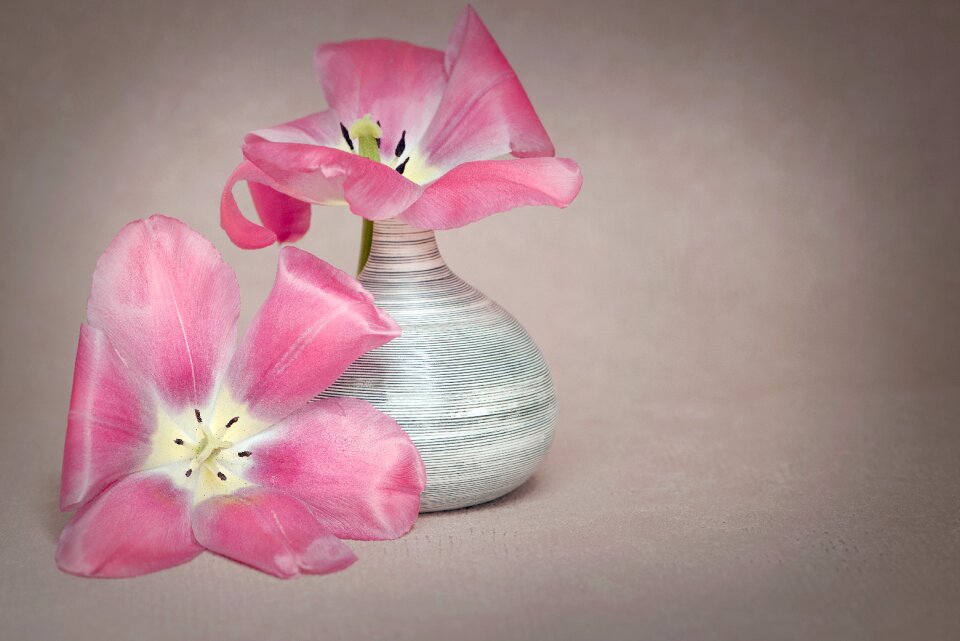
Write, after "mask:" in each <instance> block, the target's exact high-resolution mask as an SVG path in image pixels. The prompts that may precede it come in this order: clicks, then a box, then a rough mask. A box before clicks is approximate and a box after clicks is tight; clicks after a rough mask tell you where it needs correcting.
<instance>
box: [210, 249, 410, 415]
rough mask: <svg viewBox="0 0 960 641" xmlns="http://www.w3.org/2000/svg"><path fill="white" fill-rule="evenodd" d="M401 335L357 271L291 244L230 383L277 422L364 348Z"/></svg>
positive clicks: (251, 406)
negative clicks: (352, 272)
mask: <svg viewBox="0 0 960 641" xmlns="http://www.w3.org/2000/svg"><path fill="white" fill-rule="evenodd" d="M399 335H400V328H399V327H398V326H397V324H396V323H395V322H394V321H393V319H391V318H390V317H389V316H388V315H387V314H386V313H384V312H382V311H380V310H379V309H377V308H376V307H375V306H374V304H373V298H372V297H371V296H370V294H369V293H367V292H366V290H364V289H363V287H362V286H361V285H360V283H359V282H358V281H357V280H356V279H355V278H353V277H351V276H349V275H347V274H345V273H344V272H342V271H340V270H339V269H337V268H335V267H333V266H332V265H330V264H328V263H326V262H324V261H322V260H320V259H319V258H317V257H316V256H313V255H312V254H309V253H307V252H305V251H302V250H299V249H297V248H295V247H289V246H288V247H284V248H283V249H281V250H280V259H279V264H278V267H277V278H276V281H275V282H274V285H273V290H272V291H271V292H270V295H269V296H268V297H267V299H266V300H265V301H264V303H263V306H262V307H261V308H260V310H259V311H258V312H257V314H256V316H255V317H254V319H253V321H252V322H251V324H250V328H249V329H248V330H247V333H246V335H245V336H244V337H243V339H242V341H241V342H240V345H239V347H238V349H237V352H236V355H235V357H234V359H233V362H232V363H231V365H230V369H229V372H228V375H227V384H228V387H229V389H230V391H231V393H232V394H233V396H234V398H236V400H237V401H238V402H242V403H245V404H246V406H247V409H248V411H249V412H250V413H251V414H252V415H253V416H255V417H256V418H258V419H260V420H262V421H265V422H268V423H269V422H272V421H277V420H279V419H281V418H283V417H285V416H287V415H288V414H290V413H291V412H293V411H294V410H297V409H299V408H300V407H302V406H303V405H304V404H305V403H306V402H307V401H309V400H310V399H311V398H313V397H314V396H315V395H316V394H318V393H320V392H322V391H323V390H324V389H325V388H326V387H327V386H328V385H330V383H332V382H333V381H335V380H336V379H337V378H338V377H339V376H340V374H342V373H343V371H344V370H345V369H346V368H347V366H348V365H350V363H352V362H353V361H354V360H356V359H357V358H358V357H359V356H360V355H361V354H364V353H365V352H368V351H370V350H371V349H373V348H375V347H379V346H380V345H383V344H384V343H386V342H387V341H389V340H391V339H393V338H395V337H397V336H399Z"/></svg>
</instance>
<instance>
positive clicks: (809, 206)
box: [0, 0, 960, 641]
mask: <svg viewBox="0 0 960 641" xmlns="http://www.w3.org/2000/svg"><path fill="white" fill-rule="evenodd" d="M460 8H461V5H460V4H459V3H441V2H432V3H431V2H426V1H425V0H407V1H405V2H392V3H386V2H383V3H375V2H358V1H355V0H352V1H351V2H342V3H333V2H322V1H319V0H314V1H311V2H306V1H304V2H295V1H284V2H270V3H267V2H262V3H258V2H248V1H245V2H221V3H207V2H178V3H164V2H117V3H102V4H93V3H86V2H62V3H50V2H23V1H19V2H7V3H5V6H4V7H3V10H2V18H0V70H2V81H3V82H2V91H3V100H2V107H0V109H2V111H0V145H2V167H0V204H2V225H3V228H2V237H0V256H2V258H0V260H2V269H0V287H2V292H0V300H2V302H3V316H2V331H3V336H2V340H0V357H2V368H3V378H2V388H0V393H2V403H3V406H2V410H3V414H2V416H3V424H2V428H0V429H2V432H0V457H2V461H0V488H2V496H3V499H2V500H3V506H2V511H0V515H2V516H0V519H2V521H0V537H2V540H0V608H2V618H0V638H3V639H4V640H10V641H15V640H20V639H42V640H52V639H61V638H70V639H97V640H98V641H104V640H107V639H142V640H152V639H177V640H181V641H186V640H190V639H198V638H205V639H216V640H217V641H228V640H231V639H252V638H256V639H285V640H290V641H295V640H298V639H316V638H323V639H338V638H344V639H347V638H349V639H358V638H383V639H393V640H396V639H450V638H455V639H458V640H460V641H466V640H469V639H491V638H495V639H526V638H544V639H587V638H601V639H628V638H633V639H640V638H649V639H748V638H763V639H895V638H901V639H903V638H924V639H948V638H958V636H960V616H958V614H957V613H958V604H960V546H958V544H960V424H958V423H960V421H958V419H960V338H958V335H960V333H958V329H960V251H958V242H960V5H958V4H957V3H956V2H952V3H949V2H944V3H925V4H924V3H912V4H910V5H909V8H908V3H896V2H893V3H877V2H862V3H860V2H846V3H836V2H813V3H809V2H807V3H794V2H779V3H777V2H703V3H690V2H665V1H664V2H659V3H635V2H621V3H617V2H612V1H600V0H589V1H587V2H574V1H573V0H567V1H565V2H548V1H547V0H543V1H539V2H509V1H507V0H503V1H490V2H485V1H481V2H478V6H477V8H478V11H479V12H480V14H481V15H482V17H483V18H484V19H485V21H486V22H487V24H488V25H489V27H490V29H491V30H492V31H493V33H494V34H495V36H496V37H497V38H498V40H499V41H500V43H501V45H502V47H503V49H504V51H505V52H506V54H507V55H508V57H509V58H510V59H511V60H512V62H513V63H514V65H515V67H516V69H517V71H518V73H519V74H520V76H521V78H522V79H523V81H524V83H525V85H526V87H527V89H528V91H529V93H530V95H531V97H532V99H533V102H534V104H535V105H536V106H537V108H538V110H539V112H540V114H541V116H542V118H543V120H544V122H545V124H546V126H547V128H548V130H549V131H550V133H551V135H552V136H553V139H554V141H555V143H556V146H557V149H558V150H559V151H560V153H561V154H562V155H568V156H571V157H573V158H576V159H577V160H578V161H579V162H580V164H581V165H582V167H583V173H584V176H585V183H584V189H583V192H582V194H581V196H580V198H579V199H578V200H577V201H576V202H575V203H574V205H573V206H571V207H570V208H569V209H567V210H566V211H562V212H561V211H556V210H549V209H526V210H519V211H515V212H512V213H509V214H503V215H499V216H496V217H494V218H492V219H488V220H486V221H483V222H481V223H478V224H476V225H473V226H471V227H468V228H466V229H461V230H457V231H452V232H446V233H443V234H441V237H440V240H441V246H442V248H443V250H444V253H445V255H446V256H447V259H448V261H449V263H450V264H451V266H452V267H453V268H454V269H455V270H457V271H458V272H459V273H460V274H461V275H462V276H464V277H465V278H466V279H467V280H469V281H471V282H472V283H474V284H475V285H477V286H478V287H480V288H481V289H483V290H484V291H485V292H487V293H488V294H489V295H491V296H492V297H493V298H495V299H497V300H498V301H500V302H501V303H502V304H503V305H504V306H505V307H506V308H507V309H510V310H511V311H512V312H513V313H514V314H515V315H516V316H517V317H518V318H519V319H520V320H521V321H522V322H523V323H524V324H525V325H526V326H527V328H528V329H529V330H530V332H531V333H532V334H533V335H534V336H535V337H536V338H537V340H538V342H539V343H540V345H541V347H542V349H543V351H544V353H545V354H546V356H547V359H548V361H549V362H550V364H551V367H552V369H553V372H554V376H555V379H556V384H557V387H558V390H559V394H560V399H561V404H562V420H561V423H560V425H559V432H558V435H557V439H556V442H555V445H554V448H553V450H552V451H551V454H550V457H549V459H548V461H547V463H546V464H545V465H544V467H543V468H542V470H541V471H540V472H539V473H538V474H537V476H536V477H535V478H534V480H533V481H532V482H530V483H529V484H527V485H526V486H525V487H523V488H522V489H521V490H519V491H517V492H516V493H514V494H513V495H511V496H509V497H507V498H505V499H503V500H500V501H498V502H495V503H493V504H489V505H486V506H483V507H479V508H475V509H470V510H465V511H459V512H455V513H447V514H437V515H430V516H425V517H423V518H422V519H421V520H420V521H419V522H418V523H417V526H416V529H415V531H414V532H412V533H411V534H410V535H409V536H407V537H406V538H404V539H402V540H400V541H396V542H384V543H364V544H356V545H355V546H354V547H355V549H356V550H357V551H358V553H359V555H360V557H361V560H360V562H359V563H358V564H357V565H356V566H354V567H353V568H352V569H350V570H348V571H346V572H344V573H341V574H339V575H336V576H330V577H320V578H307V579H300V580H296V581H291V582H280V581H277V580H274V579H271V578H269V577H267V576H264V575H261V574H258V573H256V572H254V571H251V570H248V569H245V568H243V567H241V566H238V565H235V564H233V563H230V562H228V561H226V560H224V559H221V558H217V557H214V556H212V555H206V556H203V557H202V558H200V559H198V560H196V561H194V562H192V563H190V564H188V565H186V566H182V567H180V568H176V569H174V570H171V571H167V572H163V573H160V574H156V575H153V576H149V577H145V578H142V579H137V580H129V581H90V580H82V579H77V578H73V577H69V576H66V575H63V574H60V573H59V572H58V571H57V569H56V568H55V566H54V565H53V551H54V546H55V541H56V538H57V536H58V533H59V530H60V528H61V527H62V525H63V523H64V522H65V520H66V518H67V517H66V516H65V515H60V514H59V513H58V512H57V508H56V502H57V487H58V478H59V465H60V456H61V452H60V448H61V446H62V438H63V431H64V427H65V416H66V410H67V404H68V398H69V392H70V381H71V376H72V370H73V358H74V350H75V345H76V338H77V332H78V326H79V324H80V322H81V321H82V320H83V318H84V305H85V301H86V297H87V293H88V289H89V284H90V280H89V279H90V274H91V272H92V270H93V266H94V262H95V260H96V258H97V256H98V255H99V254H100V252H101V251H102V250H103V248H104V247H105V246H106V244H107V243H108V241H109V240H110V239H111V238H112V237H113V235H114V234H115V233H116V231H117V230H118V229H119V228H120V226H121V225H122V224H123V223H125V222H126V221H128V220H130V219H132V218H135V217H140V216H143V215H146V214H150V213H153V212H157V211H160V212H164V213H167V214H171V215H174V216H178V217H181V218H183V219H184V220H186V221H187V222H189V224H191V225H193V226H194V227H195V228H197V229H199V230H201V231H202V232H203V233H204V234H206V235H207V236H208V237H209V238H211V239H212V240H213V241H214V243H215V244H216V245H217V246H218V247H219V248H220V250H221V251H222V252H223V253H224V255H225V257H226V259H227V260H228V261H229V262H230V263H231V264H232V265H233V266H234V267H235V268H236V269H237V271H238V274H239V278H240V282H241V286H242V290H243V296H244V305H245V307H244V314H243V321H244V322H245V321H246V320H247V319H248V318H249V317H250V315H251V314H252V312H253V310H255V309H256V307H257V305H259V303H260V301H261V300H262V299H263V296H264V295H265V293H266V292H267V290H268V287H269V285H270V281H271V280H272V278H273V274H274V269H275V261H276V249H275V248H274V249H270V250H264V251H260V252H243V251H241V250H238V249H236V248H234V247H232V246H231V245H230V244H229V242H228V240H227V238H226V237H225V235H224V234H223V233H222V232H221V231H220V229H219V227H218V221H217V215H218V197H219V192H220V188H221V186H222V184H223V181H224V179H225V178H226V176H227V174H228V173H229V171H230V170H231V169H232V168H233V166H234V164H235V163H236V162H237V161H238V159H239V158H240V152H239V143H240V140H241V136H242V135H243V133H244V132H246V131H247V130H250V129H253V128H256V127H259V126H264V125H270V124H275V123H278V122H282V121H285V120H288V119H290V118H292V117H295V116H298V115H301V114H305V113H308V112H310V111H314V110H317V109H319V108H321V107H322V106H323V103H322V97H321V95H320V92H319V89H318V87H317V86H316V84H315V82H314V80H313V75H312V69H311V51H312V48H313V46H314V44H315V43H317V42H319V41H323V40H337V39H346V38H353V37H362V36H376V35H390V36H392V37H395V38H399V39H406V40H412V41H415V42H418V43H421V44H425V45H433V46H437V47H442V46H444V44H445V42H446V34H447V32H448V30H449V28H450V26H451V25H452V23H453V22H454V20H455V18H456V16H457V14H458V13H459V11H460ZM358 230H359V221H358V219H356V218H354V217H353V216H351V215H349V214H348V213H347V212H346V211H345V210H317V211H316V213H315V218H314V229H313V231H312V233H311V234H310V235H309V236H308V237H307V238H306V239H305V240H304V241H303V243H302V246H303V247H304V248H306V249H309V250H311V251H313V252H315V253H317V254H319V255H321V256H323V257H325V258H327V259H328V260H330V261H331V262H333V263H335V264H337V265H339V266H341V267H344V268H346V269H350V268H351V267H352V266H353V263H354V260H355V251H356V244H357V236H358Z"/></svg>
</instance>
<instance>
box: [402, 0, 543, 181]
mask: <svg viewBox="0 0 960 641" xmlns="http://www.w3.org/2000/svg"><path fill="white" fill-rule="evenodd" d="M444 64H445V67H446V71H447V74H448V80H447V86H446V88H445V90H444V94H443V99H442V100H441V101H440V106H439V107H438V108H437V112H436V114H435V115H434V117H433V121H432V122H431V123H430V127H429V129H428V130H427V132H426V134H425V135H424V139H423V142H422V144H421V145H420V149H421V150H423V151H424V152H425V153H426V154H427V155H428V156H429V158H430V163H431V164H433V165H436V166H439V167H443V168H450V167H453V166H454V165H457V164H460V163H463V162H468V161H471V160H480V159H484V158H495V157H497V156H502V155H503V154H506V153H511V154H513V155H514V156H518V157H531V156H552V155H553V143H552V142H550V137H549V136H548V135H547V132H546V130H545V129H544V128H543V123H541V122H540V118H539V117H538V116H537V113H536V112H535V111H534V109H533V105H532V104H531V103H530V99H529V98H528V97H527V93H526V91H524V89H523V85H521V84H520V80H519V79H518V78H517V74H516V72H514V70H513V68H512V67H511V66H510V63H509V62H507V59H506V57H505V56H504V55H503V53H502V52H501V51H500V47H498V46H497V43H496V41H495V40H494V39H493V36H491V35H490V32H489V31H488V30H487V27H486V26H485V25H484V24H483V22H482V21H481V20H480V16H478V15H477V13H476V12H475V11H474V10H473V7H469V6H468V7H467V8H466V9H465V10H464V11H463V13H462V14H461V15H460V20H459V21H458V22H457V25H456V26H455V27H454V29H453V32H452V33H451V34H450V41H449V44H448V46H447V52H446V57H445V61H444Z"/></svg>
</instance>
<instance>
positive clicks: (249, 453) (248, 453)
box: [237, 451, 253, 457]
mask: <svg viewBox="0 0 960 641" xmlns="http://www.w3.org/2000/svg"><path fill="white" fill-rule="evenodd" d="M251 454H253V452H247V451H243V452H237V456H244V457H246V456H250V455H251Z"/></svg>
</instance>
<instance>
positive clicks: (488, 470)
mask: <svg viewBox="0 0 960 641" xmlns="http://www.w3.org/2000/svg"><path fill="white" fill-rule="evenodd" d="M360 282H362V283H363V285H364V287H366V288H367V290H369V291H370V293H372V294H373V296H374V298H375V300H376V303H377V305H378V306H379V307H380V308H381V309H383V310H385V311H386V312H387V313H389V314H390V315H391V316H393V318H394V319H395V320H396V321H397V323H399V324H400V326H401V327H402V329H403V335H402V336H400V337H399V338H397V339H394V340H393V341H391V342H389V343H387V344H386V345H384V346H382V347H380V348H378V349H375V350H373V351H372V352H369V353H367V354H365V355H364V356H362V357H361V358H360V359H359V360H358V361H357V362H355V363H354V364H353V365H351V366H350V368H349V369H347V371H346V372H344V374H343V376H341V377H340V379H339V380H337V381H336V382H335V383H334V384H333V385H332V386H331V387H330V388H328V389H327V390H326V391H325V392H324V393H323V395H322V396H354V397H357V398H362V399H366V400H368V401H370V402H371V403H372V404H373V405H374V406H376V407H377V408H378V409H380V410H381V411H383V412H386V413H387V414H389V415H390V416H393V417H394V418H395V419H396V420H397V422H398V423H400V425H401V426H402V427H403V429H404V430H406V432H407V433H408V434H409V435H410V437H411V438H412V439H413V442H414V443H415V444H416V445H417V448H418V449H419V450H420V454H421V456H422V457H423V461H424V464H425V465H426V468H427V487H426V490H425V491H424V494H423V498H422V501H421V511H422V512H434V511H439V510H451V509H455V508H460V507H466V506H469V505H476V504H478V503H483V502H485V501H490V500H493V499H495V498H497V497H500V496H503V495H504V494H506V493H507V492H509V491H511V490H513V489H514V488H516V487H518V486H519V485H521V484H522V483H523V482H524V481H526V480H527V479H528V478H530V476H531V475H532V474H533V472H534V470H535V469H536V468H537V466H538V465H539V464H540V462H541V461H542V460H543V458H544V456H545V455H546V453H547V449H548V448H549V447H550V443H551V441H552V440H553V432H554V425H555V422H556V417H557V400H556V393H555V391H554V388H553V382H552V381H551V379H550V372H549V371H548V369H547V364H546V363H545V362H544V360H543V356H542V355H541V354H540V350H539V349H537V346H536V344H534V342H533V340H532V339H531V338H530V336H529V335H528V334H527V332H526V331H525V330H524V329H523V327H522V326H521V325H520V323H518V322H517V321H516V319H514V318H513V317H512V316H511V315H510V314H509V313H508V312H507V311H506V310H504V309H503V308H502V307H500V306H499V305H497V304H496V303H495V302H493V301H492V300H490V299H489V298H487V297H486V296H484V295H483V293H481V292H480V291H478V290H476V289H475V288H473V287H471V286H470V285H469V284H468V283H466V282H464V281H463V279H461V278H460V277H459V276H457V275H456V274H454V273H453V272H452V271H450V269H449V268H448V267H447V265H446V263H444V261H443V258H442V257H441V256H440V251H439V250H438V248H437V241H436V237H435V236H434V233H433V232H432V231H423V230H420V229H415V228H413V227H410V226H408V225H405V224H403V223H400V222H396V221H392V220H387V221H380V222H377V223H375V225H374V233H373V245H372V247H371V251H370V257H369V259H368V261H367V264H366V267H365V268H364V270H363V273H362V274H361V275H360Z"/></svg>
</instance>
